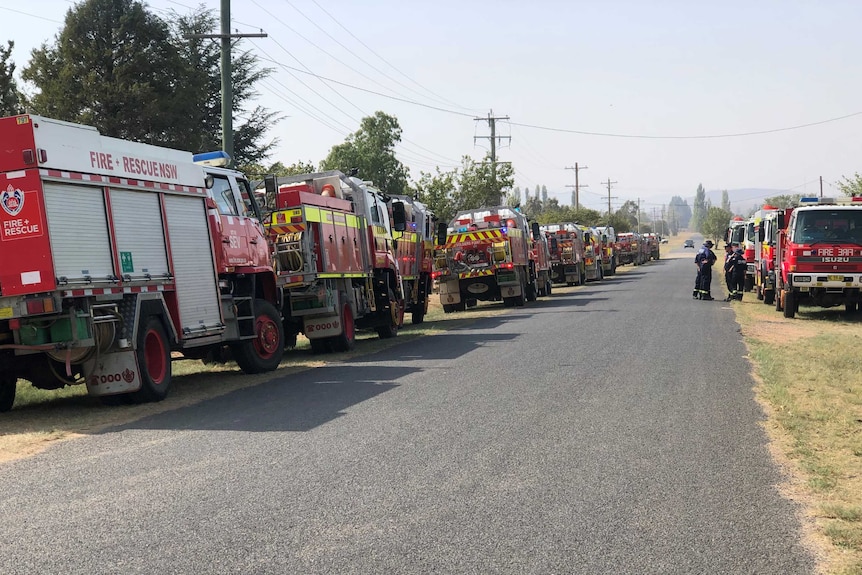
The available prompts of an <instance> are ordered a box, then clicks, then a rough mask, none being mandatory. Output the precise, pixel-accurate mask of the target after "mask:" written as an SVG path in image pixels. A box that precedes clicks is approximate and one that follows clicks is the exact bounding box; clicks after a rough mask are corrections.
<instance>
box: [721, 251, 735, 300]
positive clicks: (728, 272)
mask: <svg viewBox="0 0 862 575" xmlns="http://www.w3.org/2000/svg"><path fill="white" fill-rule="evenodd" d="M732 258H733V245H732V244H724V265H723V266H722V268H723V269H724V283H726V284H727V294H728V295H727V299H726V300H724V301H730V300H731V297H730V295H731V294H732V293H733V266H732V265H730V260H731V259H732Z"/></svg>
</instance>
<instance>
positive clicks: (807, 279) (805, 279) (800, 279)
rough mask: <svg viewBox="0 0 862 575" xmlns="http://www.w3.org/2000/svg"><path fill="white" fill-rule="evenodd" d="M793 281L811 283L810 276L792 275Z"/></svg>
mask: <svg viewBox="0 0 862 575" xmlns="http://www.w3.org/2000/svg"><path fill="white" fill-rule="evenodd" d="M793 283H801V284H804V283H811V276H793Z"/></svg>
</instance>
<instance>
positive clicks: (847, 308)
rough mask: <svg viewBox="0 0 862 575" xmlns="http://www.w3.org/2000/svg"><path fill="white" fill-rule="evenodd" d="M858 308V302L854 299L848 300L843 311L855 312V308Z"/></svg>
mask: <svg viewBox="0 0 862 575" xmlns="http://www.w3.org/2000/svg"><path fill="white" fill-rule="evenodd" d="M858 309H859V304H857V303H856V302H855V301H850V302H847V303H845V304H844V311H846V312H847V313H856V310H858Z"/></svg>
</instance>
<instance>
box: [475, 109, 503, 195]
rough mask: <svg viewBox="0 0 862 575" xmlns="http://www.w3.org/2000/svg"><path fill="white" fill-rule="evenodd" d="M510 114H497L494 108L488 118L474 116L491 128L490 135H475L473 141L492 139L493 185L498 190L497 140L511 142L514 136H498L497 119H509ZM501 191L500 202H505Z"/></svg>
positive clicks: (476, 119) (476, 120)
mask: <svg viewBox="0 0 862 575" xmlns="http://www.w3.org/2000/svg"><path fill="white" fill-rule="evenodd" d="M508 119H509V116H495V115H494V110H491V111H490V112H488V117H487V118H474V119H473V121H474V122H486V121H487V122H488V126H489V127H490V128H491V135H490V136H473V143H474V144H475V143H476V140H479V139H483V140H484V139H489V140H491V186H492V187H493V188H494V189H495V190H497V189H498V188H497V140H498V139H500V140H502V139H507V140H509V141H510V142H511V141H512V136H498V135H497V120H508ZM499 192H500V200H499V202H498V203H499V204H501V205H502V203H503V193H502V190H499Z"/></svg>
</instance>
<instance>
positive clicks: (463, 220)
mask: <svg viewBox="0 0 862 575" xmlns="http://www.w3.org/2000/svg"><path fill="white" fill-rule="evenodd" d="M536 230H537V233H538V226H536ZM529 233H530V229H529V228H528V227H527V218H526V217H525V216H524V214H522V213H521V212H519V211H516V210H514V209H512V208H509V207H507V206H497V207H491V208H478V209H475V210H462V211H460V212H458V214H457V215H456V216H455V218H454V219H453V220H452V221H451V222H450V223H449V225H448V227H447V226H446V224H444V223H441V224H439V227H438V233H437V244H438V249H437V254H436V259H435V268H436V271H437V273H438V274H439V276H438V278H439V285H440V302H441V303H442V304H443V311H444V312H446V313H451V312H454V311H463V310H464V309H466V307H467V305H476V302H477V301H500V300H503V303H504V304H505V305H506V306H513V305H514V306H522V305H524V302H525V301H527V300H528V299H535V294H536V293H537V292H536V285H535V281H534V279H533V278H532V277H531V275H530V268H529V262H530V238H529V235H528V234H529ZM531 296H532V297H531Z"/></svg>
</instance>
